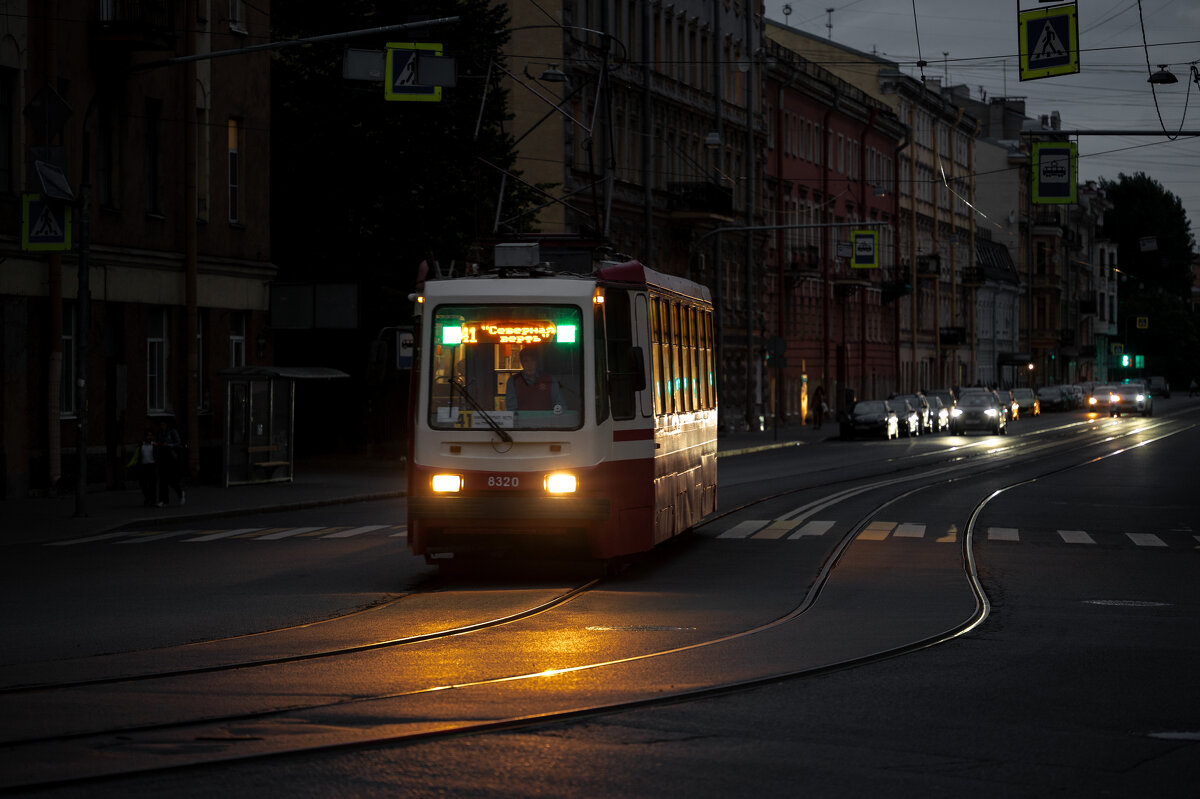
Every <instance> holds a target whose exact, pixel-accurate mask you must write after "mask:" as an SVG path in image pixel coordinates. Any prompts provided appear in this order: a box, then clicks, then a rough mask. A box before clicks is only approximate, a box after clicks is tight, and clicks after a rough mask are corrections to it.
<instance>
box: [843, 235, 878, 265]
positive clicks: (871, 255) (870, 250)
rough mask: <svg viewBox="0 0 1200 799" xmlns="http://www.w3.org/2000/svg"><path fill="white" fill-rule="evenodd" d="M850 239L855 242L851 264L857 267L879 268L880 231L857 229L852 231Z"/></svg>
mask: <svg viewBox="0 0 1200 799" xmlns="http://www.w3.org/2000/svg"><path fill="white" fill-rule="evenodd" d="M850 239H851V241H853V242H854V252H853V254H852V255H851V256H850V265H851V266H852V267H854V268H855V269H878V268H879V231H877V230H855V231H852V232H851V233H850Z"/></svg>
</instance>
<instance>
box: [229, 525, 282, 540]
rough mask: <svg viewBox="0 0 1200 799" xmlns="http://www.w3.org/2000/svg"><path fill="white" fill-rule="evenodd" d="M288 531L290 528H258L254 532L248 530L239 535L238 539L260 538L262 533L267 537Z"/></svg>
mask: <svg viewBox="0 0 1200 799" xmlns="http://www.w3.org/2000/svg"><path fill="white" fill-rule="evenodd" d="M290 529H291V528H290V527H267V528H265V529H264V528H258V529H255V530H249V531H247V532H245V533H243V534H242V535H239V536H238V538H260V537H261V536H262V535H263V534H264V533H266V534H268V535H275V534H276V533H285V532H287V531H288V530H290Z"/></svg>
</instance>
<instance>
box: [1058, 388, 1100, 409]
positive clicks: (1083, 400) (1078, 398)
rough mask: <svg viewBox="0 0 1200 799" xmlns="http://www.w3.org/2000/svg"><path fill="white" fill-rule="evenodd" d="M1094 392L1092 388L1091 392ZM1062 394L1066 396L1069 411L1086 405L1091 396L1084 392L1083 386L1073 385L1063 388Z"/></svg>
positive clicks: (1089, 393) (1088, 392)
mask: <svg viewBox="0 0 1200 799" xmlns="http://www.w3.org/2000/svg"><path fill="white" fill-rule="evenodd" d="M1094 390H1095V386H1093V387H1092V391H1094ZM1063 392H1064V393H1065V394H1066V395H1067V407H1068V409H1069V410H1075V409H1076V408H1082V407H1083V406H1084V405H1087V404H1088V398H1089V397H1090V396H1091V392H1090V391H1085V390H1084V388H1083V386H1077V385H1075V384H1073V383H1068V384H1067V385H1065V386H1063Z"/></svg>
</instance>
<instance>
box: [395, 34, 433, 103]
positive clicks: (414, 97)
mask: <svg viewBox="0 0 1200 799" xmlns="http://www.w3.org/2000/svg"><path fill="white" fill-rule="evenodd" d="M418 51H420V52H425V53H430V54H432V55H435V56H440V55H441V54H442V45H441V43H440V42H388V45H387V63H386V69H385V74H384V80H383V98H384V99H385V100H394V101H402V102H424V103H437V102H441V99H442V87H441V86H423V85H421V84H419V83H417V53H418Z"/></svg>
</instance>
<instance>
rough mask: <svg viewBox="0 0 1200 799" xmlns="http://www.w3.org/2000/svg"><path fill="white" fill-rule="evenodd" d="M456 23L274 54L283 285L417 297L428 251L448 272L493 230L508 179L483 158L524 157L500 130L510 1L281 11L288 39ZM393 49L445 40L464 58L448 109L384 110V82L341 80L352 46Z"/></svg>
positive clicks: (276, 206) (409, 106)
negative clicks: (341, 286)
mask: <svg viewBox="0 0 1200 799" xmlns="http://www.w3.org/2000/svg"><path fill="white" fill-rule="evenodd" d="M398 6H399V7H400V8H402V11H398V10H396V9H397V7H398ZM449 16H458V17H459V18H460V21H459V22H458V23H455V24H452V25H445V26H439V27H437V28H428V29H420V30H419V31H413V32H404V33H392V34H390V35H383V36H375V37H367V38H363V39H359V40H355V41H352V42H349V43H345V42H336V43H331V44H317V45H313V46H307V47H299V48H287V49H283V50H280V51H278V52H277V54H276V60H275V62H274V64H273V68H272V136H273V163H272V189H273V191H272V231H273V236H272V255H273V259H274V260H275V262H276V263H277V264H278V265H279V267H280V275H281V278H282V279H289V278H290V279H306V280H311V279H316V278H320V277H328V276H330V275H334V276H336V277H337V279H339V280H343V281H354V280H357V281H359V282H360V283H362V282H366V283H368V284H374V285H376V286H378V287H379V288H381V289H382V290H384V291H385V292H387V293H394V294H396V295H399V296H404V295H407V293H408V292H409V291H411V290H412V286H413V280H414V277H415V270H416V267H417V264H418V263H419V262H420V261H421V260H423V259H425V258H426V257H427V255H428V254H430V253H432V254H433V255H434V257H435V258H438V259H439V260H441V261H442V262H443V264H444V265H448V263H449V261H450V260H451V259H453V258H462V256H463V255H464V254H465V253H466V252H467V249H468V247H469V245H470V243H471V242H472V241H474V240H475V239H476V238H477V237H478V234H479V233H480V232H482V231H483V230H485V229H486V227H487V226H490V224H491V219H492V216H493V214H494V208H495V201H496V200H495V198H496V196H497V189H496V187H497V186H498V184H499V178H500V175H499V173H498V172H496V171H495V170H492V169H488V168H485V167H483V166H482V165H481V164H482V161H487V162H489V163H491V164H495V165H497V166H499V167H502V168H506V169H507V168H511V165H512V162H513V158H512V142H511V137H510V136H509V135H508V134H507V133H506V132H505V130H504V127H503V123H504V122H505V121H506V119H507V111H506V94H505V92H504V91H502V90H501V89H500V87H499V85H498V82H497V76H498V75H499V73H498V72H497V71H496V70H492V71H491V78H490V81H489V78H488V75H489V69H488V67H489V65H490V64H491V63H492V62H497V63H500V62H502V55H501V48H502V47H503V45H504V43H505V42H506V41H507V37H508V35H507V33H505V32H504V29H505V27H506V26H507V23H508V19H507V9H506V7H505V6H504V5H503V4H497V5H495V6H493V5H491V4H489V3H488V2H486V0H457V1H456V2H453V3H446V2H426V3H420V2H412V3H403V4H392V3H380V2H376V0H343V2H340V3H334V4H326V3H320V4H317V3H278V4H276V5H275V6H274V7H273V9H272V22H273V27H274V29H275V38H277V39H281V38H300V37H308V36H315V35H321V34H328V33H335V32H340V31H351V30H359V29H364V28H368V27H376V26H380V27H381V26H385V25H392V24H397V23H402V22H406V21H411V20H421V19H430V18H440V17H449ZM388 41H437V42H441V43H443V46H444V53H445V54H446V55H448V56H452V57H454V58H455V59H456V62H457V68H458V85H457V87H454V88H446V89H445V90H444V91H443V95H442V101H441V102H438V103H420V102H386V101H385V100H384V99H383V91H382V86H381V85H380V84H379V83H370V82H363V81H355V80H346V79H344V78H343V77H342V60H343V51H344V48H345V47H346V46H350V47H354V48H360V49H374V50H380V51H381V50H383V48H384V45H385V44H386V43H387V42H388ZM487 82H490V84H491V85H485V84H486V83H487ZM485 88H486V90H487V102H486V103H484V102H481V101H482V100H483V94H484V90H485ZM477 123H478V133H477V132H476V129H477Z"/></svg>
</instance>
